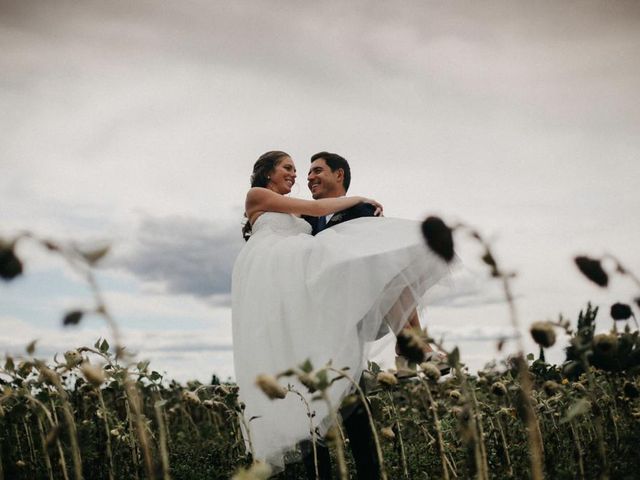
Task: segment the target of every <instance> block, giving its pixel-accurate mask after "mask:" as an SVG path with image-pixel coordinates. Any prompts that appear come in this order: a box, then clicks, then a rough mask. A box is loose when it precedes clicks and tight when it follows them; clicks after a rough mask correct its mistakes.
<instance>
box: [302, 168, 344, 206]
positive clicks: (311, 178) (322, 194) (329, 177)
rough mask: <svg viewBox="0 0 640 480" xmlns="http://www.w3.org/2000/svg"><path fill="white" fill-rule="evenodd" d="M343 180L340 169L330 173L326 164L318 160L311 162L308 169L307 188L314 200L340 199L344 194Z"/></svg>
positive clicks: (342, 173)
mask: <svg viewBox="0 0 640 480" xmlns="http://www.w3.org/2000/svg"><path fill="white" fill-rule="evenodd" d="M343 178H344V172H343V170H342V169H341V168H338V169H337V170H336V171H335V172H332V171H331V168H329V165H327V162H326V161H325V160H324V159H323V158H318V159H317V160H314V161H313V163H312V164H311V168H310V169H309V175H308V176H307V186H308V187H309V190H311V196H312V197H313V198H314V199H315V200H319V199H321V198H333V197H340V196H342V195H344V194H345V192H344V187H343V186H342V181H343Z"/></svg>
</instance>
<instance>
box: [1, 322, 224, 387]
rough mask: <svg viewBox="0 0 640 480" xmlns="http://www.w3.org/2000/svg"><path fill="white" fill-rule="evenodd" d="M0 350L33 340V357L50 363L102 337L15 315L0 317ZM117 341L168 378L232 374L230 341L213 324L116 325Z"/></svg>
mask: <svg viewBox="0 0 640 480" xmlns="http://www.w3.org/2000/svg"><path fill="white" fill-rule="evenodd" d="M0 325H2V329H0V352H2V353H5V354H10V355H14V356H20V355H24V354H25V346H26V345H27V344H28V343H29V342H30V341H31V340H38V341H37V343H36V352H35V355H36V356H37V357H38V358H42V359H45V360H47V361H51V360H53V358H54V355H55V354H56V353H58V354H59V355H58V359H60V358H61V354H62V353H64V352H65V351H67V350H71V349H75V348H78V347H82V346H93V344H94V343H95V342H96V340H97V339H98V338H107V339H108V341H110V342H111V343H112V344H113V341H112V339H111V338H110V336H109V333H108V332H107V330H106V329H105V328H103V327H98V328H91V327H90V326H82V325H81V326H80V327H75V328H66V329H62V328H46V327H45V328H43V327H36V326H33V325H31V324H29V323H27V322H24V321H22V320H19V319H17V318H15V317H7V316H3V317H0ZM122 337H123V343H124V345H125V346H126V348H127V350H128V351H129V352H130V353H133V354H135V358H136V359H138V360H150V361H151V364H150V368H152V369H154V370H157V371H159V372H164V371H166V372H167V374H168V377H169V378H170V379H176V380H178V381H186V380H191V379H198V380H200V381H203V382H209V380H210V379H211V375H212V374H213V373H215V374H217V375H218V376H219V377H221V378H223V379H224V378H227V377H229V376H233V363H232V358H233V352H232V346H231V339H230V338H229V337H226V338H225V337H221V336H220V335H219V333H218V332H217V331H216V330H215V329H213V328H202V329H194V330H189V331H184V330H179V329H166V330H155V331H150V330H149V329H132V328H124V329H122Z"/></svg>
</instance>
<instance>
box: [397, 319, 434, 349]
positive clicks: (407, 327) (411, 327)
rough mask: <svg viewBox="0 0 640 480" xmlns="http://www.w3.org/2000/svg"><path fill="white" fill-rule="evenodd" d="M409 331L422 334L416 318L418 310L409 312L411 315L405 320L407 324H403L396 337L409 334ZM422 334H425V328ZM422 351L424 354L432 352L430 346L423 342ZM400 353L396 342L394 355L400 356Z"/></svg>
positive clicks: (418, 320)
mask: <svg viewBox="0 0 640 480" xmlns="http://www.w3.org/2000/svg"><path fill="white" fill-rule="evenodd" d="M410 331H413V332H422V331H423V329H422V326H421V325H420V317H419V316H418V310H417V309H416V308H414V309H413V310H412V311H411V314H410V315H409V319H408V320H407V323H405V324H404V326H403V327H402V330H401V331H400V332H399V333H398V335H400V334H402V333H403V332H404V333H409V332H410ZM424 332H425V333H426V328H425V329H424ZM421 348H422V350H423V351H424V352H425V353H429V352H433V351H434V350H433V348H432V347H431V345H430V344H429V343H427V342H423V345H421ZM401 354H402V353H401V352H400V347H399V345H398V342H397V341H396V355H401Z"/></svg>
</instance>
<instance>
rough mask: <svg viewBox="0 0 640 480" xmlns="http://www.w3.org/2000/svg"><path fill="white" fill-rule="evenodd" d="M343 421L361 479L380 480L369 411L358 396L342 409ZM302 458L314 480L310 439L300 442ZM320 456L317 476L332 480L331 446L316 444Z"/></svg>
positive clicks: (308, 473) (310, 477)
mask: <svg viewBox="0 0 640 480" xmlns="http://www.w3.org/2000/svg"><path fill="white" fill-rule="evenodd" d="M340 413H341V415H342V416H343V420H342V423H343V424H344V429H345V431H346V434H347V437H348V438H349V446H350V447H351V453H352V455H353V459H354V461H355V464H356V470H357V472H358V479H360V480H377V479H379V478H380V465H379V462H378V456H377V455H376V446H375V442H374V441H373V432H372V431H371V425H370V424H369V418H368V416H367V411H366V409H365V407H364V405H363V404H362V401H361V400H360V399H358V402H357V403H356V404H355V405H352V406H350V407H347V408H346V409H341V411H340ZM300 449H301V451H302V461H303V462H304V466H305V471H306V473H307V479H308V480H315V478H316V472H315V465H314V461H313V445H312V443H311V441H310V440H305V441H303V442H301V443H300ZM316 450H317V455H318V475H319V478H320V479H321V480H331V479H332V476H331V457H330V456H329V449H328V448H327V447H326V446H325V445H324V444H318V443H316Z"/></svg>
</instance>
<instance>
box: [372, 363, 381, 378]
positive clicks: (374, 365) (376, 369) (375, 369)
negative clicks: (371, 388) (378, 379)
mask: <svg viewBox="0 0 640 480" xmlns="http://www.w3.org/2000/svg"><path fill="white" fill-rule="evenodd" d="M369 370H371V373H373V374H374V375H377V374H379V373H380V372H381V371H382V369H381V368H380V365H378V364H377V363H376V362H369Z"/></svg>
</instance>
